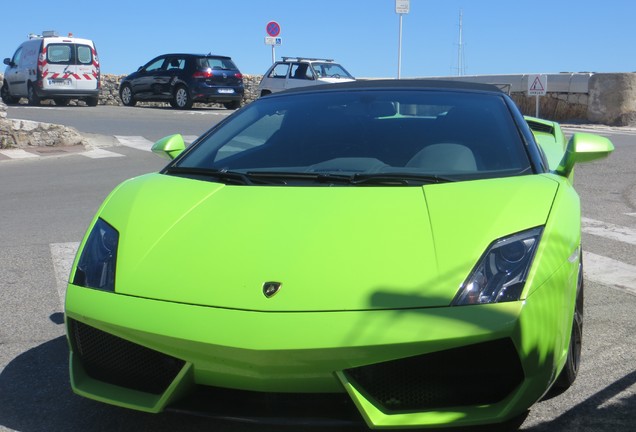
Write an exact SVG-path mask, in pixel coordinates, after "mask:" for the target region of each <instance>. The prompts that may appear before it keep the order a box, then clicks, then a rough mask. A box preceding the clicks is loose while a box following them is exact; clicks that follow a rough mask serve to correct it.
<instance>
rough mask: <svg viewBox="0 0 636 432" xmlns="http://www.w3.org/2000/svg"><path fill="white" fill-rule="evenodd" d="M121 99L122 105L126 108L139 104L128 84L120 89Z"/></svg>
mask: <svg viewBox="0 0 636 432" xmlns="http://www.w3.org/2000/svg"><path fill="white" fill-rule="evenodd" d="M119 98H120V99H121V103H123V104H124V105H126V106H135V105H136V104H137V101H136V100H135V95H134V94H133V91H132V88H131V87H130V85H128V84H124V85H123V86H121V88H120V89H119Z"/></svg>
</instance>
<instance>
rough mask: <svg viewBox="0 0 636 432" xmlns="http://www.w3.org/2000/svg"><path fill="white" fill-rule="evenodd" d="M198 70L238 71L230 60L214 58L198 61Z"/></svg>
mask: <svg viewBox="0 0 636 432" xmlns="http://www.w3.org/2000/svg"><path fill="white" fill-rule="evenodd" d="M197 68H198V69H208V68H210V69H227V70H233V69H236V66H235V65H234V63H232V60H230V59H223V58H213V57H205V58H199V59H197Z"/></svg>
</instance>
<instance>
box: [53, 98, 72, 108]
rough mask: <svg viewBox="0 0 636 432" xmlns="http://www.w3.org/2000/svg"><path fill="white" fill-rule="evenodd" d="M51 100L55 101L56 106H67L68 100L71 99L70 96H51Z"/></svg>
mask: <svg viewBox="0 0 636 432" xmlns="http://www.w3.org/2000/svg"><path fill="white" fill-rule="evenodd" d="M53 100H54V101H55V105H57V106H67V105H68V104H69V102H70V101H71V99H70V98H61V97H58V98H53Z"/></svg>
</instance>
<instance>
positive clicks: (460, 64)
mask: <svg viewBox="0 0 636 432" xmlns="http://www.w3.org/2000/svg"><path fill="white" fill-rule="evenodd" d="M463 27H464V11H463V10H462V9H460V10H459V44H458V46H457V75H460V76H461V75H464V73H465V72H466V70H465V66H464V40H463V31H464V28H463Z"/></svg>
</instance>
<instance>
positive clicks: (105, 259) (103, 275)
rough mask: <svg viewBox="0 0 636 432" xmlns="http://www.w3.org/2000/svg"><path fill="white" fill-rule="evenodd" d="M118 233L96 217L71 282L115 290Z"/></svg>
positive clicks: (87, 286) (88, 286)
mask: <svg viewBox="0 0 636 432" xmlns="http://www.w3.org/2000/svg"><path fill="white" fill-rule="evenodd" d="M118 244H119V233H118V232H117V230H116V229H115V228H113V227H112V226H110V225H109V224H108V223H106V222H105V221H104V220H103V219H97V222H95V225H94V226H93V229H92V230H91V233H90V234H89V235H88V239H87V240H86V244H85V245H84V249H83V250H82V255H81V256H80V259H79V261H78V262H77V269H75V277H74V278H73V284H74V285H79V286H83V287H86V288H96V289H101V290H105V291H115V265H116V262H117V245H118Z"/></svg>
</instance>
